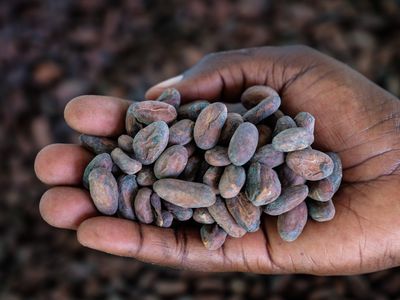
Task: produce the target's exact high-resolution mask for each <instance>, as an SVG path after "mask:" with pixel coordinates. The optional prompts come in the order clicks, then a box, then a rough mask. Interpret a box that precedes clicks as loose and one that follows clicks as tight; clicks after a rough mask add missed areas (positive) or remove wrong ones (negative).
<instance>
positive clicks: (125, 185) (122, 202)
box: [118, 175, 138, 220]
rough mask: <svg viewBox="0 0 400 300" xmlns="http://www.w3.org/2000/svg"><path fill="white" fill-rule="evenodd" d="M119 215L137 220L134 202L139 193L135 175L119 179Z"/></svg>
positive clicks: (123, 176)
mask: <svg viewBox="0 0 400 300" xmlns="http://www.w3.org/2000/svg"><path fill="white" fill-rule="evenodd" d="M118 190H119V196H118V214H119V215H120V216H122V217H123V218H125V219H129V220H135V219H136V218H135V213H134V209H133V200H134V199H135V197H136V193H137V191H138V185H137V183H136V176H135V175H122V176H120V177H119V178H118Z"/></svg>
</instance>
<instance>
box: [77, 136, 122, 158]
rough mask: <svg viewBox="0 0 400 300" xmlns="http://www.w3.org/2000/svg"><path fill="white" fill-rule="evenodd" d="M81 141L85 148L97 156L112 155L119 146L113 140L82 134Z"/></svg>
mask: <svg viewBox="0 0 400 300" xmlns="http://www.w3.org/2000/svg"><path fill="white" fill-rule="evenodd" d="M79 141H80V143H81V145H82V146H83V147H85V148H86V149H88V150H89V151H92V152H93V153H95V154H100V153H105V152H106V153H110V152H111V151H112V150H113V149H114V148H116V147H117V146H118V144H117V142H116V141H114V140H112V139H109V138H105V137H100V136H93V135H87V134H81V135H80V136H79Z"/></svg>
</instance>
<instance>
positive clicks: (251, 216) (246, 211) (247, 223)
mask: <svg viewBox="0 0 400 300" xmlns="http://www.w3.org/2000/svg"><path fill="white" fill-rule="evenodd" d="M225 203H226V207H227V208H228V210H229V212H230V213H231V215H232V217H233V218H234V219H235V221H236V222H237V223H238V224H239V225H240V226H241V227H243V228H244V229H245V230H246V231H248V232H254V231H257V230H258V228H259V227H260V218H261V208H260V207H258V206H255V205H253V203H251V202H250V201H249V199H247V197H246V195H245V194H244V193H239V194H238V195H237V196H235V197H233V198H227V199H225Z"/></svg>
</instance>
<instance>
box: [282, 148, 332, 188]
mask: <svg viewBox="0 0 400 300" xmlns="http://www.w3.org/2000/svg"><path fill="white" fill-rule="evenodd" d="M286 164H287V166H288V167H289V168H290V169H292V171H293V172H295V173H296V174H297V175H299V176H302V177H304V178H305V179H306V180H312V181H316V180H321V179H324V178H326V177H328V176H329V175H331V174H332V172H333V161H332V159H331V158H330V157H329V156H328V155H327V154H325V153H323V152H321V151H318V150H314V149H304V150H300V151H294V152H290V153H288V154H287V155H286Z"/></svg>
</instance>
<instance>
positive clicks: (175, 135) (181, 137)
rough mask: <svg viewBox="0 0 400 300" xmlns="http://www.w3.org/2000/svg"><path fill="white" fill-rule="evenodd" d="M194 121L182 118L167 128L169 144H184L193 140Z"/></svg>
mask: <svg viewBox="0 0 400 300" xmlns="http://www.w3.org/2000/svg"><path fill="white" fill-rule="evenodd" d="M193 128H194V122H193V121H192V120H189V119H183V120H180V121H178V122H176V123H175V124H174V125H172V126H171V127H170V129H169V144H170V145H186V144H188V143H190V141H192V140H193Z"/></svg>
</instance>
